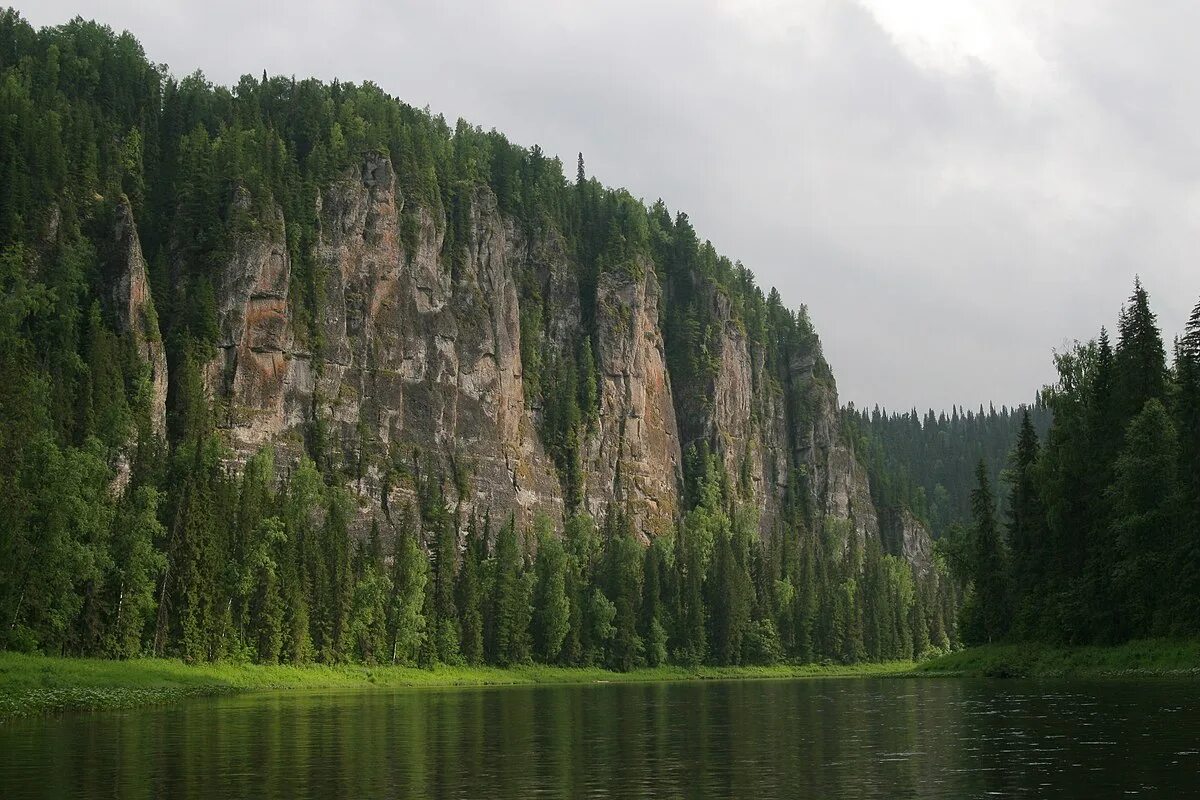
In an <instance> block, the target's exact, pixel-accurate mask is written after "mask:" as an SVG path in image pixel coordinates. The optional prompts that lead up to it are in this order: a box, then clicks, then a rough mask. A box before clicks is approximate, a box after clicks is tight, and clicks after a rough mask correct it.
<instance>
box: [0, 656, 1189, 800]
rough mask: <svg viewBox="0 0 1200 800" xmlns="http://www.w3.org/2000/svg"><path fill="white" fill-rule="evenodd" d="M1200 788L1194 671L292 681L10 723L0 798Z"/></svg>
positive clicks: (938, 794) (1025, 793) (1181, 791)
mask: <svg viewBox="0 0 1200 800" xmlns="http://www.w3.org/2000/svg"><path fill="white" fill-rule="evenodd" d="M1130 796H1143V797H1164V798H1166V797H1170V798H1174V797H1190V796H1200V684H1197V683H1195V682H1185V681H1178V682H1173V681H1166V682H1164V681H1157V682H1154V681H1147V682H1106V683H1025V682H1009V681H972V680H956V679H913V680H909V679H877V680H876V679H846V680H842V679H836V680H834V679H827V680H781V681H714V682H691V683H657V684H594V685H587V686H544V687H534V688H525V687H520V688H516V687H507V688H485V689H453V690H450V689H447V690H431V689H413V690H396V691H385V690H374V691H355V692H324V693H302V694H297V693H280V694H261V695H241V696H236V697H228V698H221V699H200V700H194V701H187V702H184V703H181V704H178V705H174V706H169V707H161V708H150V709H141V710H136V711H127V712H114V713H97V714H71V715H64V716H58V717H48V718H42V719H27V720H18V721H12V722H6V723H0V798H5V800H18V799H19V798H68V797H80V798H107V797H122V798H124V797H130V798H179V799H181V800H182V799H184V798H287V799H288V800H302V799H303V798H375V797H379V798H385V797H386V798H409V797H412V798H422V797H433V798H537V797H555V798H558V797H563V798H566V797H571V798H575V797H592V798H608V797H613V798H641V797H645V798H675V797H679V798H717V797H720V798H727V797H733V798H749V799H750V800H769V799H770V798H785V797H786V798H840V797H845V798H871V797H879V798H905V797H921V798H956V799H957V798H970V797H1066V798H1087V799H1088V800H1091V799H1092V798H1106V797H1130Z"/></svg>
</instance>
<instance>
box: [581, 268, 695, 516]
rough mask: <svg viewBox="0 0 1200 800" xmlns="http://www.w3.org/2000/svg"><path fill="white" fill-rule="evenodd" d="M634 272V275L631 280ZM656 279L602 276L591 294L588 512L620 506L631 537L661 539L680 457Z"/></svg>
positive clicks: (644, 271) (649, 274) (672, 505)
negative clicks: (594, 381) (594, 407)
mask: <svg viewBox="0 0 1200 800" xmlns="http://www.w3.org/2000/svg"><path fill="white" fill-rule="evenodd" d="M637 273H640V274H637ZM659 297H660V294H659V287H658V278H657V276H656V275H655V273H654V269H653V266H652V265H651V264H650V263H649V262H648V261H642V262H640V263H638V264H637V269H636V270H635V274H626V273H606V274H604V275H602V276H601V277H600V284H599V286H598V287H597V292H596V306H597V312H596V313H597V320H596V328H597V338H598V341H599V352H598V358H599V368H600V387H599V388H600V413H599V418H598V421H597V425H596V431H595V433H594V435H593V436H592V437H591V438H590V440H589V442H588V447H587V459H586V465H587V472H588V478H587V483H588V491H587V495H588V506H589V508H590V510H591V511H592V513H593V515H596V516H599V515H600V514H601V513H603V511H604V508H605V506H606V505H607V504H608V502H609V501H610V500H612V499H617V500H620V501H621V502H623V503H625V504H627V506H628V507H629V509H630V510H631V512H632V513H633V515H634V517H635V524H636V526H637V527H638V529H639V530H641V531H643V532H644V533H646V534H647V535H653V534H654V533H662V532H666V531H668V530H669V529H670V528H671V525H672V524H673V523H674V521H675V518H676V515H677V514H678V513H679V502H678V498H679V486H680V484H681V482H682V478H683V476H682V458H681V455H680V448H679V433H678V426H677V425H676V423H675V404H674V401H673V399H672V397H671V383H670V380H669V379H668V377H667V365H666V354H665V352H664V348H663V337H662V333H661V331H660V329H659V323H658V314H659V311H658V304H659Z"/></svg>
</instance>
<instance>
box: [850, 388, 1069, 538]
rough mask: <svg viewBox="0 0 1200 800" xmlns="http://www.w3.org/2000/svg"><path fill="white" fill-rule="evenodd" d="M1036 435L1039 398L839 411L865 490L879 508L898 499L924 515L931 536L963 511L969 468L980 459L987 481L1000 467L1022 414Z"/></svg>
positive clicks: (971, 484) (1044, 409) (1041, 415)
mask: <svg viewBox="0 0 1200 800" xmlns="http://www.w3.org/2000/svg"><path fill="white" fill-rule="evenodd" d="M1026 413H1028V414H1029V416H1030V420H1031V422H1032V424H1033V426H1034V428H1035V430H1036V431H1037V432H1038V433H1039V434H1043V435H1044V434H1045V432H1046V430H1047V429H1048V428H1049V427H1050V419H1051V413H1050V409H1049V407H1048V406H1047V405H1046V404H1045V403H1043V402H1041V401H1040V399H1039V400H1038V401H1037V402H1035V403H1033V404H1032V405H1030V406H1021V407H1019V408H1012V409H1010V408H1009V407H1008V406H1003V407H1002V408H1001V409H1000V410H999V411H997V410H996V408H995V406H989V407H988V409H987V410H986V411H985V410H984V408H983V406H980V407H979V410H978V411H977V412H976V411H970V410H961V409H959V407H958V406H954V407H953V408H952V409H951V411H950V413H949V414H946V412H944V411H943V412H940V413H935V412H934V411H933V410H932V409H931V410H929V411H927V412H925V414H924V415H923V416H922V415H921V414H919V413H918V412H917V410H916V409H913V410H912V411H908V412H905V413H903V414H898V413H888V412H887V411H886V410H882V411H881V410H880V408H879V407H878V406H876V407H875V408H874V409H873V410H872V411H870V412H868V411H866V410H865V409H863V410H861V411H860V410H857V409H855V408H854V406H853V405H851V406H849V407H848V408H847V409H845V411H844V412H843V418H844V420H845V424H846V429H847V431H848V432H849V435H850V436H851V437H852V438H853V439H854V441H855V444H856V447H855V450H856V452H857V453H858V456H859V458H860V459H862V460H863V462H864V463H865V464H866V465H867V468H868V470H869V471H870V475H871V493H872V494H873V495H874V498H875V502H876V504H877V505H879V506H880V507H882V508H890V507H896V506H903V507H906V508H908V509H910V510H911V511H912V512H913V513H914V514H916V515H917V516H918V517H919V518H920V519H922V520H924V521H925V522H926V523H927V524H928V525H929V526H930V529H931V531H932V532H933V536H934V538H940V537H941V535H942V534H943V533H944V532H946V531H947V530H949V529H950V526H951V525H953V524H954V523H957V522H963V521H965V520H966V519H968V518H969V517H970V514H971V491H972V490H973V489H974V488H975V468H976V466H977V465H978V464H979V462H980V461H982V462H983V463H984V464H985V466H986V468H987V474H988V479H989V480H990V481H991V482H992V484H993V485H995V484H996V483H997V482H999V481H1000V480H1001V473H1002V472H1003V471H1004V470H1005V469H1006V468H1007V466H1008V463H1009V455H1010V453H1011V452H1012V448H1013V446H1014V444H1015V442H1016V441H1017V435H1018V433H1019V432H1020V429H1021V424H1022V420H1023V418H1024V415H1025V414H1026Z"/></svg>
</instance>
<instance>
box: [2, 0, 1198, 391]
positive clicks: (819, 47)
mask: <svg viewBox="0 0 1200 800" xmlns="http://www.w3.org/2000/svg"><path fill="white" fill-rule="evenodd" d="M11 1H12V0H10V2H11ZM15 2H16V4H17V7H18V8H19V9H20V10H21V11H22V13H23V14H24V15H25V16H26V18H27V19H29V20H30V22H32V23H33V24H35V25H51V24H60V23H62V22H64V21H66V20H67V19H69V18H70V17H73V16H75V15H82V16H84V17H88V18H94V19H97V20H99V21H102V22H105V23H107V24H109V25H111V26H112V27H113V28H116V29H117V30H122V29H128V30H130V31H131V32H133V33H134V34H135V35H136V36H137V37H138V38H139V39H140V40H141V41H142V44H143V46H144V47H145V49H146V51H147V54H148V55H149V57H150V58H151V59H152V60H154V61H156V62H165V63H167V64H168V65H169V66H170V67H171V69H172V71H173V72H174V73H175V74H177V75H182V74H185V73H188V72H191V71H193V70H195V69H201V70H203V71H204V73H205V74H206V75H207V76H208V77H209V78H210V79H211V80H213V81H216V82H219V83H226V84H228V83H233V82H235V81H236V80H237V78H238V76H240V75H242V74H245V73H249V74H254V75H258V74H260V73H261V72H262V71H263V70H264V69H265V70H266V71H267V72H269V73H272V74H277V73H278V74H285V75H292V74H294V75H296V76H300V77H303V76H309V75H313V76H317V77H320V78H324V79H331V78H334V77H337V78H341V79H342V80H351V81H362V80H372V81H374V82H375V83H377V84H379V85H380V86H382V87H383V88H384V89H385V90H386V91H388V92H390V93H392V94H395V95H397V96H399V97H401V98H402V99H404V100H405V101H407V102H409V103H411V104H413V105H416V106H426V105H428V106H429V107H430V108H431V109H432V110H434V111H435V112H441V113H444V114H445V115H446V116H447V117H448V118H449V119H450V120H454V119H455V118H457V117H460V116H461V117H465V118H466V119H468V120H469V121H471V122H473V123H475V124H478V125H482V126H483V127H485V128H492V127H495V128H497V129H499V130H501V131H503V132H505V133H506V134H508V136H509V138H510V139H513V140H515V141H518V142H521V143H522V144H526V145H532V144H534V143H537V144H540V145H541V146H542V148H543V149H544V150H546V151H547V152H550V153H557V154H558V155H560V156H561V157H562V159H563V161H564V162H565V163H566V164H567V165H568V170H569V171H572V172H573V169H574V159H575V154H576V152H578V151H582V152H583V154H584V158H585V160H586V162H587V167H588V172H589V174H591V175H594V176H596V177H597V178H599V179H600V180H601V181H603V182H604V183H606V184H609V185H613V186H625V187H628V188H629V189H630V191H632V192H633V193H634V194H635V195H639V196H641V197H643V198H644V199H646V200H647V201H653V200H654V199H656V198H658V197H661V198H662V199H663V200H665V201H666V203H667V204H668V206H670V207H671V208H672V209H673V210H683V211H686V212H687V213H688V214H689V215H690V216H691V218H692V221H693V223H694V225H695V227H696V229H697V232H698V233H699V234H700V235H701V237H705V238H709V239H711V240H712V242H713V243H714V245H715V246H716V247H717V248H718V250H720V251H721V252H723V253H724V254H726V255H728V256H729V257H731V258H734V259H740V260H742V261H743V262H744V263H745V264H746V265H747V266H749V267H750V268H752V269H753V270H754V271H755V273H756V274H757V275H758V277H759V281H760V283H761V284H762V285H763V286H764V287H769V286H772V285H774V286H777V287H778V288H779V290H780V292H781V293H782V294H783V297H784V300H785V301H786V302H787V303H788V304H789V305H792V306H798V305H799V304H801V303H805V304H807V305H808V306H809V309H810V312H811V314H812V318H813V320H814V321H815V323H816V325H817V329H818V331H819V333H820V334H821V338H822V340H823V342H824V345H825V353H826V356H827V357H828V359H829V361H830V362H831V364H832V365H833V368H834V372H835V375H836V376H837V379H838V385H839V389H840V393H841V397H842V400H843V401H844V402H846V401H853V402H855V403H857V404H858V405H860V406H861V405H864V404H866V405H874V404H875V403H879V404H881V405H885V406H887V407H889V408H892V409H903V408H907V407H910V406H914V405H915V406H918V407H921V408H926V407H930V406H932V407H935V408H949V406H950V405H951V404H952V403H958V404H965V405H968V406H976V405H978V404H980V403H981V402H982V403H987V402H989V401H995V402H996V404H997V405H1000V404H1001V403H1008V404H1013V403H1017V402H1022V401H1025V400H1028V399H1030V398H1031V397H1032V396H1033V394H1034V392H1035V390H1036V389H1037V388H1038V387H1040V386H1041V385H1042V384H1044V383H1046V382H1047V381H1049V380H1050V379H1051V377H1052V375H1053V370H1052V367H1051V351H1052V350H1053V349H1054V348H1061V347H1062V346H1063V345H1064V344H1065V343H1066V342H1068V341H1069V340H1071V339H1075V338H1081V339H1082V338H1090V337H1091V336H1094V335H1095V333H1096V332H1097V331H1098V329H1099V327H1100V326H1101V325H1103V324H1107V325H1109V326H1110V328H1111V327H1112V325H1113V322H1114V320H1115V317H1116V313H1117V310H1118V308H1119V306H1120V304H1121V302H1122V301H1123V299H1124V298H1126V297H1127V296H1128V295H1129V292H1130V289H1131V286H1132V283H1133V276H1134V273H1140V275H1141V277H1142V280H1143V282H1144V284H1145V285H1146V287H1147V288H1148V290H1149V291H1150V294H1151V301H1152V303H1153V305H1154V307H1155V310H1156V311H1157V312H1158V313H1159V319H1160V323H1161V324H1162V326H1163V328H1164V333H1166V335H1167V338H1168V340H1169V339H1170V338H1171V337H1173V336H1174V335H1175V333H1176V332H1178V331H1179V330H1180V328H1181V327H1182V325H1183V323H1184V321H1185V319H1186V317H1187V313H1188V311H1189V310H1190V309H1191V307H1192V305H1193V304H1194V303H1195V302H1196V300H1197V298H1198V297H1200V263H1198V261H1197V259H1196V257H1195V254H1196V250H1197V247H1196V245H1197V239H1198V234H1200V194H1198V190H1200V130H1198V128H1200V102H1198V98H1200V47H1197V46H1196V40H1195V36H1196V31H1198V30H1200V3H1195V2H1192V1H1191V0H1154V2H1150V3H1147V2H1140V1H1139V0H1129V1H1128V2H1120V1H1119V0H1079V1H1078V2H1056V3H1046V2H1037V1H1035V2H1025V0H1007V1H1001V0H974V1H973V2H969V3H968V2H962V0H904V2H898V0H859V2H851V1H850V0H840V1H839V0H689V1H688V2H682V1H679V2H673V1H672V2H636V1H635V0H608V1H607V2H583V0H533V1H529V2H519V3H518V2H511V3H504V2H497V1H496V0H475V1H474V2H453V1H452V0H450V1H448V2H437V1H436V0H422V1H420V2H409V1H408V0H387V1H386V2H352V1H348V0H347V1H343V2H332V1H327V2H314V1H313V0H288V2H278V3H262V2H254V0H236V1H234V0H204V2H197V1H196V0H153V1H150V0H146V1H144V2H138V0H108V2H96V1H95V0H36V2H31V0H15Z"/></svg>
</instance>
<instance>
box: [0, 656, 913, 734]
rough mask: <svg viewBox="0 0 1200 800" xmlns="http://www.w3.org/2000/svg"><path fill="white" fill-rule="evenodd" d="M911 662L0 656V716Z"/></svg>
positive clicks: (885, 672)
mask: <svg viewBox="0 0 1200 800" xmlns="http://www.w3.org/2000/svg"><path fill="white" fill-rule="evenodd" d="M912 668H913V664H912V663H911V662H890V663H887V664H854V665H850V666H841V665H835V666H824V665H816V664H810V665H801V666H789V665H784V666H772V667H698V668H695V669H688V668H685V667H660V668H656V669H641V670H635V671H633V672H625V673H621V672H609V671H608V670H603V669H591V668H567V667H549V666H544V665H536V664H535V665H528V666H519V667H512V668H509V669H501V668H497V667H438V668H436V669H418V668H413V667H392V666H387V667H366V666H361V665H346V666H337V667H325V666H316V665H314V666H303V667H293V666H262V665H257V664H198V665H188V664H184V663H183V662H181V661H173V660H168V659H135V660H131V661H107V660H102V659H77V658H53V657H47V656H33V655H23V654H19V653H0V719H3V718H6V717H14V716H26V715H31V714H44V713H51V712H60V711H91V710H114V709H123V708H135V707H138V706H145V705H154V704H159V703H168V702H174V701H177V700H181V699H184V698H188V697H202V696H212V695H222V694H233V693H236V692H247V691H282V690H290V689H340V688H370V687H380V688H400V687H421V686H429V687H433V686H501V685H532V684H550V683H558V684H566V683H600V682H612V683H617V682H646V681H681V680H722V679H754V678H758V679H764V678H830V677H870V676H875V677H882V676H890V675H900V674H905V673H908V672H909V671H910V670H911V669H912Z"/></svg>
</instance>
